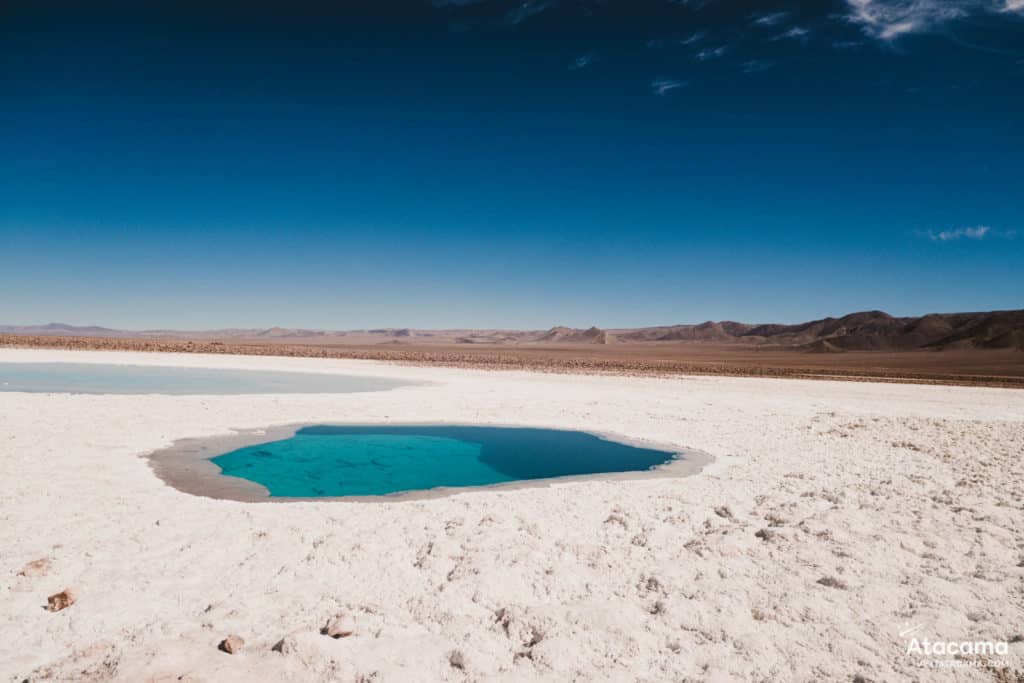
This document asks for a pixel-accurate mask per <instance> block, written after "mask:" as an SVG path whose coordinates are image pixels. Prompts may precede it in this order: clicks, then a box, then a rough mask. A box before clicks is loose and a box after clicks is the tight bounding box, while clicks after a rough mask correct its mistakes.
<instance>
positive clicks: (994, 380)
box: [0, 335, 1024, 388]
mask: <svg viewBox="0 0 1024 683" xmlns="http://www.w3.org/2000/svg"><path fill="white" fill-rule="evenodd" d="M0 347H20V348H45V349H68V350H91V351H96V350H98V351H144V352H159V353H211V354H238V355H255V356H286V357H304V358H352V359H363V360H377V361H389V362H396V363H408V364H413V365H441V366H452V367H469V368H481V369H493V370H534V371H542V372H561V373H587V374H626V375H642V376H671V375H730V376H739V377H783V378H785V377H789V378H816V379H842V380H853V381H884V382H910V383H926V384H957V385H969V386H994V387H1018V388H1024V353H1022V352H1019V351H1015V352H1002V351H949V352H945V351H941V352H929V351H907V352H899V353H881V352H856V353H848V354H808V353H800V352H796V351H791V350H767V351H765V350H761V349H751V348H737V347H716V346H710V345H700V344H674V345H671V346H667V345H643V344H628V345H626V344H623V345H612V346H600V347H597V346H590V347H585V346H571V347H566V346H555V345H551V346H541V345H530V346H515V347H510V346H500V345H493V346H490V345H488V346H484V345H471V346H469V347H468V348H465V349H463V348H461V347H459V346H458V345H445V346H441V345H438V346H431V345H429V344H423V345H414V344H401V345H399V344H392V345H388V346H387V347H384V346H383V345H378V346H351V345H343V344H339V345H325V344H322V343H321V344H294V343H286V342H266V341H252V342H250V341H245V342H239V341H230V342H218V341H193V340H167V339H133V338H105V337H60V336H26V335H0Z"/></svg>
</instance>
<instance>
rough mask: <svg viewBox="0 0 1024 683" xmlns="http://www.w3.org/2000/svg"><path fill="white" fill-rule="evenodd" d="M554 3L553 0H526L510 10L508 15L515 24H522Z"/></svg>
mask: <svg viewBox="0 0 1024 683" xmlns="http://www.w3.org/2000/svg"><path fill="white" fill-rule="evenodd" d="M553 4H554V3H553V2H551V0H525V1H524V2H520V3H519V4H517V5H516V6H515V7H513V8H512V9H511V10H509V13H508V14H507V15H506V16H507V17H508V20H509V21H510V22H512V23H513V24H520V23H522V22H524V21H526V20H527V19H529V18H530V17H532V16H534V15H536V14H540V13H541V12H543V11H544V10H546V9H548V8H549V7H551V5H553Z"/></svg>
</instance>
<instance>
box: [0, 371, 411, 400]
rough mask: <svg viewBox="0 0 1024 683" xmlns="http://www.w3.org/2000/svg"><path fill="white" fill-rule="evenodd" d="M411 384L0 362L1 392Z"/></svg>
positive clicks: (310, 389)
mask: <svg viewBox="0 0 1024 683" xmlns="http://www.w3.org/2000/svg"><path fill="white" fill-rule="evenodd" d="M410 384H413V382H406V381H402V380H395V379H387V378H381V377H358V376H354V375H324V374H313V373H304V372H271V371H263V370H214V369H208V368H176V367H158V366H144V365H102V364H93V363H0V391H24V392H31V393H70V394H172V395H195V394H222V395H223V394H340V393H350V392H355V391H384V390H386V389H394V388H396V387H400V386H408V385H410Z"/></svg>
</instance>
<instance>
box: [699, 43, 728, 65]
mask: <svg viewBox="0 0 1024 683" xmlns="http://www.w3.org/2000/svg"><path fill="white" fill-rule="evenodd" d="M728 51H729V46H727V45H719V46H718V47H709V48H707V49H705V50H701V51H700V52H698V53H697V54H696V57H697V61H699V62H706V61H708V60H709V59H718V58H719V57H721V56H722V55H724V54H725V53H726V52H728Z"/></svg>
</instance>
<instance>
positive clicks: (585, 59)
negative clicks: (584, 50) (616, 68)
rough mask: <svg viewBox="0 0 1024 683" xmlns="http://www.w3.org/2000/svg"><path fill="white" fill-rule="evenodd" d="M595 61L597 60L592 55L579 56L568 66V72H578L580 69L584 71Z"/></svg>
mask: <svg viewBox="0 0 1024 683" xmlns="http://www.w3.org/2000/svg"><path fill="white" fill-rule="evenodd" d="M595 59H597V57H595V56H594V55H590V54H588V55H580V56H579V57H577V58H576V59H574V60H573V61H572V64H570V65H569V71H579V70H580V69H586V68H587V67H588V66H590V65H591V64H593V63H594V60H595Z"/></svg>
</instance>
